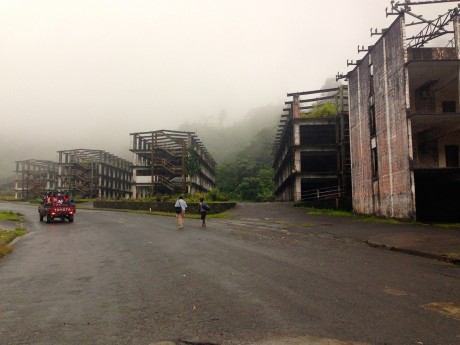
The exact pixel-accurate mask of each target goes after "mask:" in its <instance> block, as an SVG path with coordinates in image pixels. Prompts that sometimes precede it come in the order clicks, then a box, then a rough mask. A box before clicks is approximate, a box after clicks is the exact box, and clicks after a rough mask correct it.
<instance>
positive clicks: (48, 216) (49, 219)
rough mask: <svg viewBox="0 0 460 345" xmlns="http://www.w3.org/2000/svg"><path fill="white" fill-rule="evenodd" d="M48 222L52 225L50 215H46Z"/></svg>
mask: <svg viewBox="0 0 460 345" xmlns="http://www.w3.org/2000/svg"><path fill="white" fill-rule="evenodd" d="M46 222H47V223H51V217H50V215H49V214H47V215H46Z"/></svg>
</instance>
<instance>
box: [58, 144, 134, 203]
mask: <svg viewBox="0 0 460 345" xmlns="http://www.w3.org/2000/svg"><path fill="white" fill-rule="evenodd" d="M58 154H59V174H58V189H59V190H67V191H69V192H70V193H71V194H72V195H80V196H83V197H89V198H97V197H99V198H127V197H129V196H130V195H131V179H132V166H131V163H130V162H129V161H127V160H125V159H122V158H119V157H117V156H115V155H113V154H111V153H108V152H105V151H102V150H90V149H74V150H65V151H58Z"/></svg>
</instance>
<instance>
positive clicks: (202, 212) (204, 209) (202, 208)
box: [198, 198, 210, 228]
mask: <svg viewBox="0 0 460 345" xmlns="http://www.w3.org/2000/svg"><path fill="white" fill-rule="evenodd" d="M209 210H210V208H209V206H208V204H206V203H205V202H204V199H203V198H200V204H199V205H198V211H199V212H200V215H201V220H202V223H201V226H202V227H203V228H205V227H206V213H207V212H208V211H209Z"/></svg>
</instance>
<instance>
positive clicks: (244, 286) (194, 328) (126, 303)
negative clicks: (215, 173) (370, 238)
mask: <svg viewBox="0 0 460 345" xmlns="http://www.w3.org/2000/svg"><path fill="white" fill-rule="evenodd" d="M0 210H14V211H18V212H21V213H23V214H25V215H26V217H27V220H28V222H27V224H25V226H26V228H27V229H28V231H29V234H28V235H26V236H25V237H23V238H21V239H20V240H19V241H18V242H17V243H16V244H15V249H14V251H13V253H12V254H10V255H8V256H7V257H6V258H4V259H2V260H0V344H2V345H3V344H40V345H42V344H43V345H45V344H46V345H48V344H142V345H149V344H155V343H158V342H161V341H170V342H173V343H176V344H190V343H194V344H204V345H205V344H255V343H258V344H358V343H364V344H442V345H447V344H460V320H459V319H455V318H454V317H451V316H449V315H445V314H443V313H441V312H439V311H438V310H433V309H430V308H427V307H426V306H427V305H429V304H431V303H446V302H447V303H452V304H454V305H457V306H458V305H460V268H459V267H458V266H454V265H450V264H445V263H442V262H437V261H434V260H429V259H424V258H419V257H414V256H410V255H405V254H399V253H394V252H389V251H383V250H379V249H375V248H371V247H368V246H367V245H365V244H364V243H362V242H361V241H360V240H359V237H360V234H361V233H362V232H364V231H370V232H375V231H378V229H379V225H377V224H375V225H373V224H365V225H359V224H354V225H353V224H349V223H346V222H345V221H343V220H336V219H333V218H331V217H329V218H324V217H316V218H315V217H313V216H308V215H306V214H305V213H304V212H303V211H301V210H291V209H289V208H288V207H285V206H282V207H281V206H279V205H266V204H260V205H249V206H247V207H239V208H237V209H236V210H235V211H234V212H233V217H235V219H214V220H210V221H209V224H208V227H207V228H204V229H203V228H201V226H200V221H199V220H192V219H186V223H185V230H178V228H177V224H176V222H175V218H170V217H159V216H151V215H139V214H133V213H124V212H108V211H95V210H79V211H78V213H77V215H76V217H75V222H74V223H72V224H69V223H56V224H46V223H40V222H39V220H38V213H37V211H36V207H32V206H25V205H19V204H8V203H0ZM360 226H362V227H364V228H363V229H361V228H359V227H360ZM347 229H348V230H347ZM366 229H367V230H366ZM328 339H335V341H336V342H333V341H332V340H328Z"/></svg>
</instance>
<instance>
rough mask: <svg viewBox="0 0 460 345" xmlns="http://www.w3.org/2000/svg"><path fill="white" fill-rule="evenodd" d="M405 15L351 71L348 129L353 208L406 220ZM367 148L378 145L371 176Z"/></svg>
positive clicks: (409, 212) (409, 206)
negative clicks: (372, 107) (375, 171)
mask: <svg viewBox="0 0 460 345" xmlns="http://www.w3.org/2000/svg"><path fill="white" fill-rule="evenodd" d="M403 21H404V19H403V17H399V18H398V19H397V20H396V21H395V22H394V23H393V24H392V26H391V27H390V28H389V29H388V31H387V32H386V33H385V35H384V36H383V37H382V38H381V39H380V40H379V41H378V42H377V43H376V45H375V46H374V48H373V49H372V50H371V51H370V52H369V53H368V54H367V55H366V57H365V58H364V59H363V60H362V62H361V63H360V64H359V65H358V66H357V67H356V69H355V70H354V71H353V72H352V73H351V75H350V78H349V87H350V134H351V151H352V181H353V208H354V210H355V211H356V212H358V213H363V214H375V215H378V216H385V217H394V218H401V219H410V218H412V217H413V215H414V214H415V213H414V211H415V210H414V207H413V195H412V192H411V173H410V170H409V141H408V128H407V119H406V76H405V61H406V56H405V50H404V28H403V27H404V22H403ZM370 61H372V64H373V71H374V77H373V79H374V82H373V85H374V100H375V121H376V125H375V126H376V135H375V139H373V140H372V138H371V133H370V121H369V106H370V104H371V102H370V98H371V97H370V95H371V88H370V86H371V78H370V70H371V69H370V67H369V65H370ZM371 147H376V148H377V155H378V175H377V176H376V177H374V178H373V176H372V164H371Z"/></svg>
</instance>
